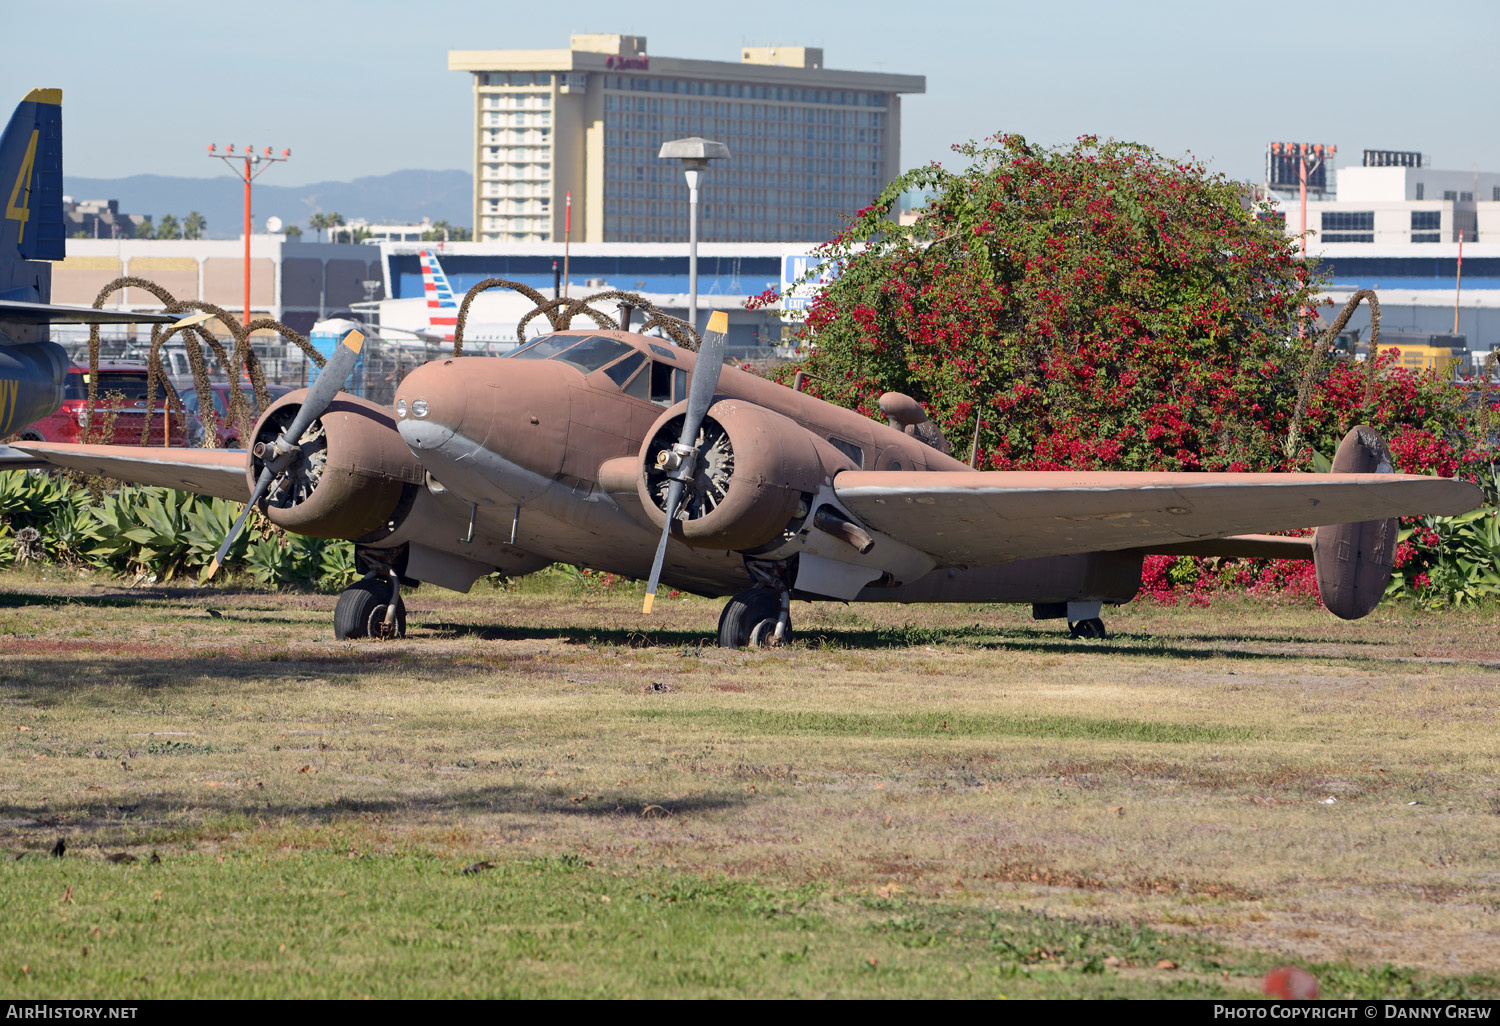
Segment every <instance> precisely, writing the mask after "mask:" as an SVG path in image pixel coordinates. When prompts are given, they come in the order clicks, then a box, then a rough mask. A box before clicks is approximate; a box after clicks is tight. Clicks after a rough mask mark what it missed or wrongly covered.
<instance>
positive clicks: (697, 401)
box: [641, 310, 729, 614]
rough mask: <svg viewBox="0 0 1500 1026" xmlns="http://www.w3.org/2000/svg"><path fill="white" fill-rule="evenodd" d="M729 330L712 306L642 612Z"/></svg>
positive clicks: (657, 577)
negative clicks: (712, 310) (665, 517)
mask: <svg viewBox="0 0 1500 1026" xmlns="http://www.w3.org/2000/svg"><path fill="white" fill-rule="evenodd" d="M728 333H729V315H728V314H727V313H725V312H724V311H723V310H715V311H714V312H713V313H712V314H710V315H709V318H708V331H707V333H705V334H704V336H703V344H702V345H701V346H699V347H698V359H697V361H696V362H695V363H694V364H693V375H692V377H691V378H690V379H689V380H688V400H687V410H686V413H685V415H684V417H683V419H682V435H681V437H680V438H679V439H678V441H677V444H676V445H674V446H672V454H673V456H674V457H675V458H676V460H677V466H676V467H675V468H673V469H672V470H669V471H667V476H668V477H669V478H670V479H671V484H669V485H668V486H667V506H666V510H667V522H666V524H665V525H664V526H663V527H662V530H661V541H659V542H657V545H656V558H655V559H654V560H652V562H651V577H650V579H649V580H647V582H646V601H645V603H644V604H643V605H642V606H641V612H642V613H643V614H646V613H650V612H651V606H652V604H653V603H654V602H655V601H656V586H657V584H658V583H659V582H660V581H661V568H662V563H663V562H664V561H665V560H666V558H667V539H668V538H670V537H671V536H672V521H673V520H674V519H676V517H677V505H678V503H680V502H681V501H682V490H683V487H684V486H685V485H686V483H687V482H688V481H691V480H692V479H693V475H694V473H695V472H696V470H697V467H698V448H697V446H698V431H699V429H701V428H702V427H703V418H704V417H705V416H707V415H708V408H709V407H710V406H712V405H713V401H714V390H715V389H717V388H718V387H719V373H720V372H721V371H722V370H723V369H724V349H725V341H726V336H727V335H728Z"/></svg>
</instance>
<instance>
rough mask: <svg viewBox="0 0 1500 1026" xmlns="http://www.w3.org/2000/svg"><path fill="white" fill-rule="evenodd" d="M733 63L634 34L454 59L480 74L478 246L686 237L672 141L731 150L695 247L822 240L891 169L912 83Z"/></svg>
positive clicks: (779, 53)
mask: <svg viewBox="0 0 1500 1026" xmlns="http://www.w3.org/2000/svg"><path fill="white" fill-rule="evenodd" d="M740 56H741V59H740V62H739V63H733V62H730V61H708V60H695V59H687V58H678V57H653V56H648V55H647V53H646V40H645V38H644V37H642V36H618V35H574V36H573V37H572V39H571V42H570V45H569V48H568V49H566V50H451V51H449V53H448V67H449V69H450V70H453V71H467V72H469V73H470V74H472V75H473V77H474V238H475V239H476V240H479V241H492V242H554V241H556V242H560V241H562V239H563V225H564V219H565V217H566V211H565V209H564V200H565V197H566V196H567V194H568V193H569V192H571V193H572V195H573V213H572V220H573V224H572V238H573V240H574V241H577V242H680V241H682V240H683V239H685V238H686V237H687V233H688V223H687V218H688V209H687V186H686V185H685V184H684V182H683V177H682V165H681V162H680V161H676V160H659V159H657V156H656V154H657V151H658V150H659V149H660V147H661V144H662V143H663V142H664V141H666V140H668V139H681V138H686V137H688V136H702V137H704V138H706V139H712V140H715V141H717V142H722V143H724V144H725V145H727V146H728V147H729V151H730V154H731V158H730V159H729V160H727V161H716V162H714V164H713V165H712V166H711V167H710V169H709V171H708V172H707V173H706V174H705V175H704V176H703V187H702V191H701V193H700V197H699V201H700V204H701V205H700V215H701V222H700V237H701V238H702V239H704V240H705V241H713V242H733V241H743V242H809V241H821V240H823V239H826V238H828V236H829V234H830V233H831V232H832V231H833V230H834V229H835V228H836V227H837V226H838V225H839V223H840V222H839V215H840V214H843V213H851V212H853V211H855V210H858V209H859V208H861V207H863V206H865V205H867V204H868V203H869V202H870V201H871V200H872V199H874V197H875V196H876V194H877V193H879V191H880V189H881V188H882V187H883V186H884V185H885V183H886V182H888V181H890V180H891V179H892V178H894V177H896V175H898V174H900V172H901V168H900V163H899V161H900V141H901V94H902V93H921V92H924V91H925V89H926V79H925V78H924V77H923V76H921V75H887V74H880V73H875V72H865V71H831V70H828V69H826V68H824V67H823V51H822V50H819V49H813V48H809V47H746V48H744V49H743V50H742V51H741V55H740Z"/></svg>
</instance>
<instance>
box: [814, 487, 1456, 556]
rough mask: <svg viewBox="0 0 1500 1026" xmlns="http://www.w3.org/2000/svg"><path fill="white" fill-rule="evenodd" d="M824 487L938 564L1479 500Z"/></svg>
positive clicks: (1429, 491) (1207, 491)
mask: <svg viewBox="0 0 1500 1026" xmlns="http://www.w3.org/2000/svg"><path fill="white" fill-rule="evenodd" d="M833 489H834V494H835V495H836V496H837V497H838V500H839V502H840V503H842V504H843V505H844V506H845V507H846V508H847V509H848V510H849V511H850V512H851V513H853V514H854V515H855V516H857V517H858V518H859V519H860V520H861V521H863V522H864V524H865V525H866V526H867V527H870V528H873V529H874V530H876V531H879V532H881V533H882V534H885V535H888V536H890V537H892V538H895V539H897V540H899V541H901V542H904V543H905V544H907V545H911V546H913V547H914V548H917V549H920V550H922V551H924V552H926V553H928V554H930V555H931V556H932V557H933V558H934V559H936V560H937V561H938V564H939V565H940V566H984V565H987V564H991V563H1001V562H1006V561H1008V560H1012V559H1026V558H1031V557H1034V556H1063V555H1070V554H1073V553H1079V552H1100V551H1112V550H1116V549H1144V550H1145V551H1147V552H1160V551H1172V549H1164V548H1163V547H1165V546H1180V545H1182V544H1183V543H1186V542H1200V541H1202V540H1205V539H1227V538H1228V536H1231V535H1243V534H1247V533H1250V532H1267V531H1288V530H1295V529H1297V528H1303V527H1319V526H1322V525H1323V524H1343V523H1354V522H1359V521H1365V520H1380V519H1384V518H1386V517H1395V516H1415V515H1420V514H1438V515H1443V516H1452V515H1456V514H1459V513H1463V512H1465V511H1467V510H1470V509H1473V508H1475V507H1476V506H1478V505H1479V504H1480V502H1481V501H1482V498H1483V496H1482V495H1481V493H1480V491H1479V489H1478V488H1476V487H1475V486H1474V485H1471V484H1469V483H1468V482H1465V481H1457V480H1452V479H1449V478H1439V477H1419V476H1415V475H1407V474H1228V473H1161V474H1155V473H1134V472H1110V471H1104V472H1070V471H960V472H957V473H925V472H921V471H857V470H849V471H845V472H844V473H842V474H839V475H838V476H837V477H836V478H834V483H833ZM1252 547H1254V546H1252ZM1181 551H1187V550H1181ZM1218 554H1226V555H1227V554H1229V553H1218Z"/></svg>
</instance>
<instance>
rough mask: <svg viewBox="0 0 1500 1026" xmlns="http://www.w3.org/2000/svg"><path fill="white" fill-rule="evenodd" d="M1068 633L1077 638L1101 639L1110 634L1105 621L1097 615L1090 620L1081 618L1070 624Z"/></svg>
mask: <svg viewBox="0 0 1500 1026" xmlns="http://www.w3.org/2000/svg"><path fill="white" fill-rule="evenodd" d="M1068 633H1069V634H1071V635H1072V636H1073V637H1075V638H1087V639H1091V640H1092V639H1100V638H1106V637H1108V636H1109V632H1108V631H1107V630H1105V629H1104V621H1103V620H1101V619H1099V618H1098V617H1097V616H1096V617H1094V618H1092V619H1089V620H1079V621H1077V622H1076V623H1070V624H1068Z"/></svg>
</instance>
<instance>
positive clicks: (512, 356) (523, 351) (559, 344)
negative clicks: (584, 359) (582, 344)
mask: <svg viewBox="0 0 1500 1026" xmlns="http://www.w3.org/2000/svg"><path fill="white" fill-rule="evenodd" d="M578 341H579V339H578V336H577V335H544V336H543V337H541V338H539V339H537V340H536V341H535V342H532V343H529V344H527V345H524V346H522V347H521V348H520V349H516V350H513V351H512V352H511V353H509V354H508V355H507V356H506V359H508V360H546V359H548V358H550V357H553V356H556V355H557V354H558V353H560V352H562V351H563V350H564V349H567V348H569V347H570V346H575V345H577V344H578Z"/></svg>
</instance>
